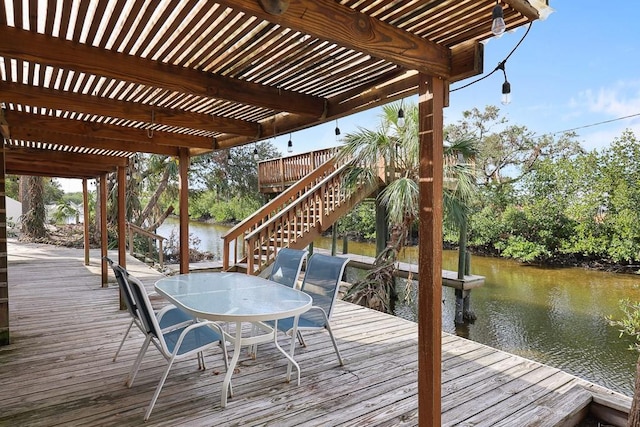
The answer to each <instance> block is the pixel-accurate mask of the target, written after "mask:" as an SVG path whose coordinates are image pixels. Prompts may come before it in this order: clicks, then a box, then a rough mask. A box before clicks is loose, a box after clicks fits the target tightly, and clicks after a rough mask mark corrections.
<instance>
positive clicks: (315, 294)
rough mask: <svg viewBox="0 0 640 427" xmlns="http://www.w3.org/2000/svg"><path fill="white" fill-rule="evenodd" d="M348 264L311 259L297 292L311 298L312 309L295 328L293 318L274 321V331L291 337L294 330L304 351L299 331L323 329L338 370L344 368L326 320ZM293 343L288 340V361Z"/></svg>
mask: <svg viewBox="0 0 640 427" xmlns="http://www.w3.org/2000/svg"><path fill="white" fill-rule="evenodd" d="M348 262H349V259H348V258H340V257H335V256H329V255H323V254H313V255H311V257H310V258H309V261H308V262H307V268H306V272H305V274H304V279H303V280H302V286H301V287H300V290H301V291H303V292H305V293H307V294H309V295H310V296H311V298H313V306H312V307H311V308H310V309H309V311H307V312H306V313H302V314H301V315H300V317H299V318H298V325H297V328H296V325H295V318H293V317H289V318H286V319H280V320H278V330H279V331H282V332H284V333H285V334H287V335H292V332H293V331H294V330H296V329H297V333H296V335H297V338H298V341H299V342H300V344H301V345H302V346H304V347H306V344H305V342H304V339H303V336H302V332H303V331H316V330H322V329H326V330H327V332H329V336H330V337H331V342H332V344H333V348H334V349H335V351H336V355H337V356H338V361H339V362H340V366H343V365H344V361H343V360H342V356H341V355H340V350H338V344H337V343H336V339H335V337H334V336H333V332H332V331H331V324H330V320H331V314H332V312H333V307H334V305H335V302H336V298H337V296H338V290H339V288H340V281H341V280H342V276H343V274H344V270H345V268H346V266H347V263H348ZM265 323H267V324H269V325H270V326H273V325H274V322H271V321H270V322H265ZM295 341H296V340H295V339H294V337H291V350H290V354H291V357H293V354H294V351H295ZM289 368H291V365H289Z"/></svg>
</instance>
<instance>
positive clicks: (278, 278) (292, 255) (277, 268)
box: [268, 248, 307, 288]
mask: <svg viewBox="0 0 640 427" xmlns="http://www.w3.org/2000/svg"><path fill="white" fill-rule="evenodd" d="M305 259H307V251H306V250H303V249H290V248H282V249H280V250H279V251H278V255H277V256H276V260H275V262H274V263H273V268H272V269H271V273H270V274H269V277H268V279H269V280H273V281H274V282H278V283H280V284H282V285H286V286H289V287H290V288H294V287H295V285H296V282H297V281H298V277H299V276H300V270H301V269H302V263H304V260H305Z"/></svg>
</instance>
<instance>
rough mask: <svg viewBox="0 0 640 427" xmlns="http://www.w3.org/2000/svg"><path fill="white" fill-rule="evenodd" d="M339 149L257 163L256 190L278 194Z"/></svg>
mask: <svg viewBox="0 0 640 427" xmlns="http://www.w3.org/2000/svg"><path fill="white" fill-rule="evenodd" d="M339 150H340V147H332V148H325V149H322V150H315V151H310V152H307V153H301V154H296V155H293V156H287V157H278V158H275V159H269V160H265V161H262V162H259V163H258V188H259V189H260V192H262V193H280V192H282V191H284V190H285V189H286V188H287V187H289V186H291V185H293V184H294V183H296V182H298V181H299V180H301V179H302V178H304V177H305V176H307V175H309V174H310V173H311V172H312V171H313V170H315V169H316V168H317V167H319V166H320V165H322V164H324V163H326V162H327V161H328V160H330V159H332V158H334V157H335V156H336V154H337V153H338V151H339Z"/></svg>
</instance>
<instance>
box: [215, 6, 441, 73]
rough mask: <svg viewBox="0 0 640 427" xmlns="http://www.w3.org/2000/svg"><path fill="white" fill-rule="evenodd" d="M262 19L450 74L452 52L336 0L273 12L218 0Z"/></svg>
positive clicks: (404, 63) (408, 64)
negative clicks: (277, 13)
mask: <svg viewBox="0 0 640 427" xmlns="http://www.w3.org/2000/svg"><path fill="white" fill-rule="evenodd" d="M217 3H221V4H224V5H225V6H227V7H230V8H233V9H236V10H242V11H243V12H245V13H248V14H250V15H253V16H257V17H259V18H260V19H264V20H267V21H271V22H273V23H276V24H278V25H282V26H284V27H288V28H291V29H294V30H296V31H300V32H302V33H304V34H310V35H312V36H314V37H318V38H320V39H324V40H328V41H331V42H333V43H336V44H337V45H340V46H347V47H349V48H351V49H354V50H357V51H360V50H365V51H367V52H368V53H369V54H370V55H372V56H374V57H377V58H381V59H384V60H387V61H389V62H392V63H395V64H399V65H401V66H403V67H405V68H407V69H410V70H411V69H415V70H418V71H421V72H424V73H427V74H431V75H437V76H439V77H442V78H444V79H447V80H448V79H449V78H450V77H451V55H450V51H449V49H446V48H444V47H442V46H440V45H438V44H436V43H432V42H430V41H428V40H425V39H423V38H421V37H418V36H415V35H413V34H411V33H408V32H406V31H402V30H399V29H398V28H396V27H393V26H392V25H390V24H387V23H385V22H382V21H379V20H377V19H375V18H372V17H370V16H368V15H366V14H364V13H360V12H358V11H355V10H353V9H352V8H350V7H347V6H343V5H341V4H339V3H337V2H335V1H333V0H297V1H293V2H291V3H290V4H289V7H288V9H287V10H286V12H284V13H282V14H279V15H273V14H271V13H268V12H266V11H265V10H264V9H263V8H262V7H261V6H260V4H259V2H256V1H255V0H224V1H217Z"/></svg>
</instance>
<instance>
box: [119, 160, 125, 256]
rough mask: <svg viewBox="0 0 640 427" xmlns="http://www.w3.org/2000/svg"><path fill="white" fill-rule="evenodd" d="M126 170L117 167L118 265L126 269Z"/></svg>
mask: <svg viewBox="0 0 640 427" xmlns="http://www.w3.org/2000/svg"><path fill="white" fill-rule="evenodd" d="M126 202H127V168H126V167H123V166H118V263H119V264H120V265H121V266H122V267H124V268H127V231H126V230H127V208H126Z"/></svg>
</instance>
